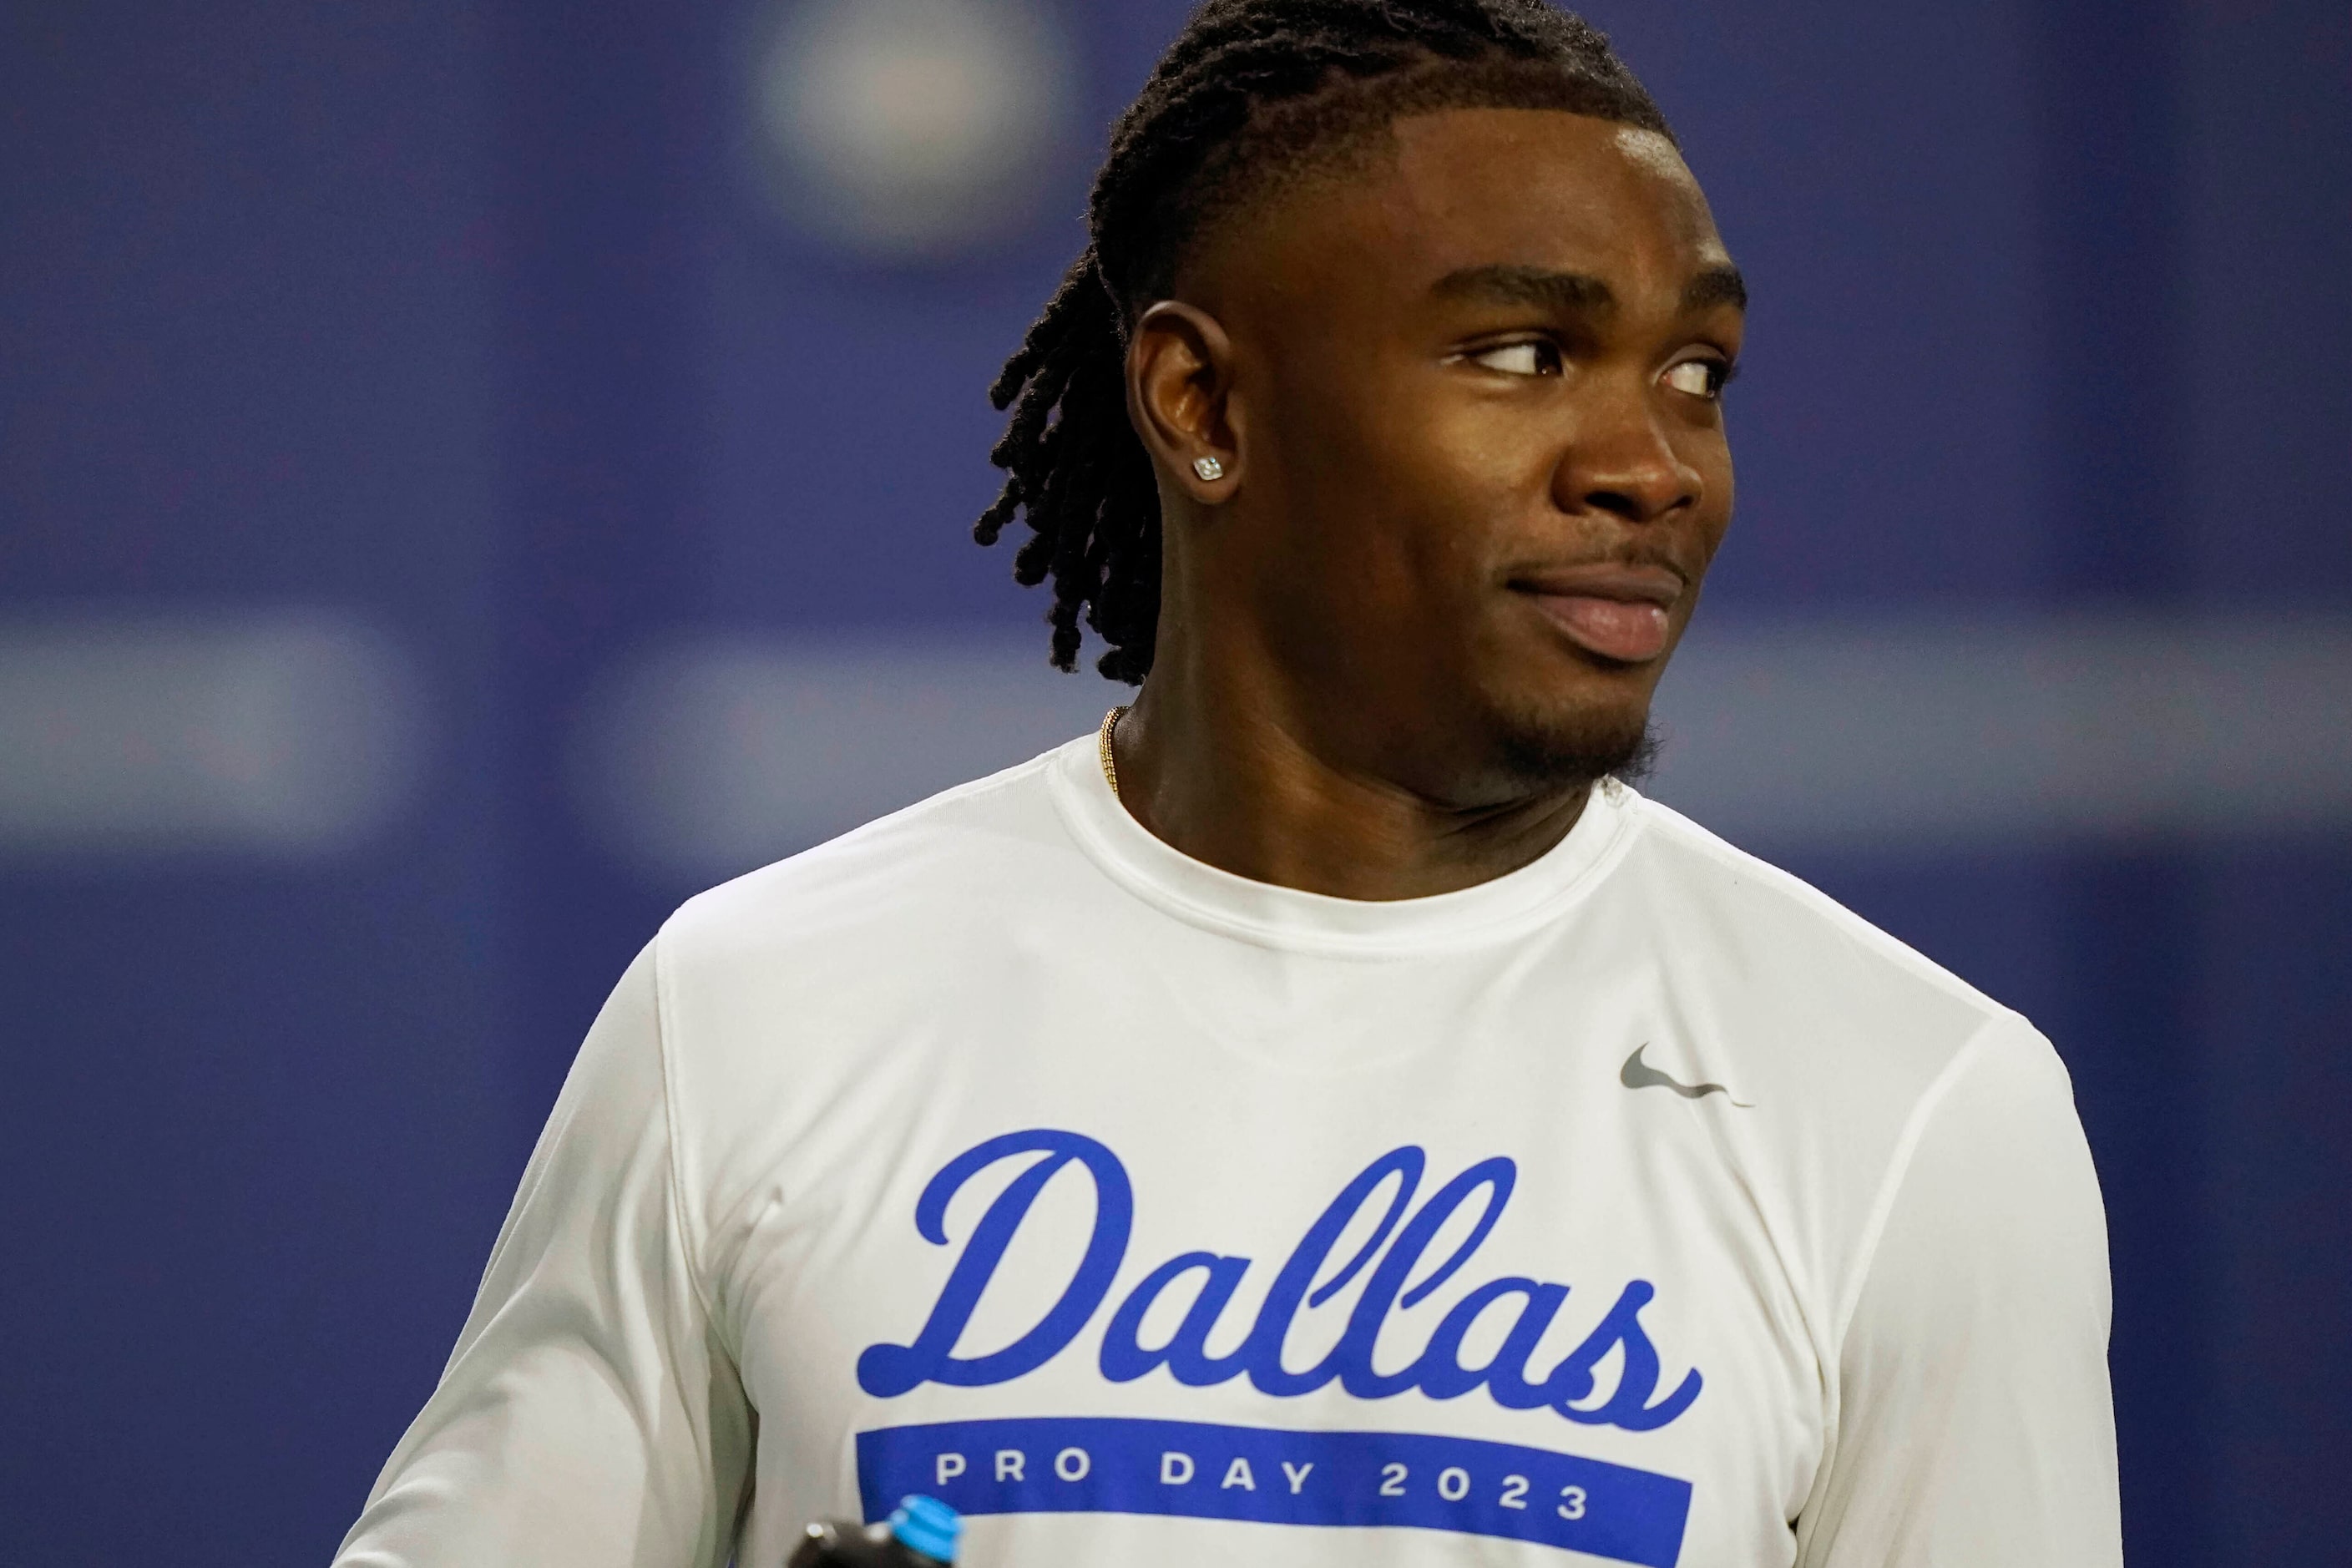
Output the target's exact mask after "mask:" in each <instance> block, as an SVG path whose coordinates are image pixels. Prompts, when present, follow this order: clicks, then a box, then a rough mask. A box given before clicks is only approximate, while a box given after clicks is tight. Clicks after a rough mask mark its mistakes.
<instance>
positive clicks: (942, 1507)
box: [890, 1494, 963, 1563]
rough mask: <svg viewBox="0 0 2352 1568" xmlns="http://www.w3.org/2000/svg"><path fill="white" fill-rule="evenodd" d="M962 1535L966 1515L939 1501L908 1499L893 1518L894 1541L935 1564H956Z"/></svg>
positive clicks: (924, 1498)
mask: <svg viewBox="0 0 2352 1568" xmlns="http://www.w3.org/2000/svg"><path fill="white" fill-rule="evenodd" d="M962 1533H963V1516H962V1515H961V1514H959V1513H957V1512H956V1510H953V1509H951V1508H950V1507H949V1506H948V1505H947V1504H945V1503H943V1502H941V1501H940V1500H939V1499H937V1498H931V1497H923V1496H921V1495H919V1494H918V1495H916V1496H912V1497H908V1498H907V1499H905V1500H902V1501H900V1503H899V1504H898V1510H897V1511H896V1512H894V1513H892V1514H891V1515H890V1534H891V1536H892V1538H893V1539H895V1540H896V1541H897V1542H898V1544H900V1545H901V1546H904V1547H905V1548H906V1549H907V1550H908V1551H909V1552H921V1553H922V1554H923V1555H924V1556H926V1557H929V1558H930V1559H932V1560H933V1561H934V1562H939V1563H952V1562H954V1561H955V1554H956V1537H957V1536H959V1535H961V1534H962Z"/></svg>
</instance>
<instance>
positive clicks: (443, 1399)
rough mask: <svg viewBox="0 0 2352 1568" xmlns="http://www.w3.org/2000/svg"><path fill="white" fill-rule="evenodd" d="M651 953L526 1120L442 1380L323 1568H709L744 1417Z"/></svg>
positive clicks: (746, 1423)
mask: <svg viewBox="0 0 2352 1568" xmlns="http://www.w3.org/2000/svg"><path fill="white" fill-rule="evenodd" d="M680 1216H681V1207H680V1205H679V1204H678V1202H677V1191H676V1185H675V1180H674V1164H673V1162H672V1158H671V1149H670V1129H669V1104H668V1096H667V1092H666V1089H665V1084H664V1074H663V1061H662V1043H661V1037H660V1023H659V1017H658V1013H657V1007H656V973H655V961H654V951H653V949H651V948H648V949H646V952H644V953H642V954H640V955H639V956H638V959H637V961H636V963H634V964H632V965H631V966H630V968H629V972H628V973H627V974H625V976H623V978H622V980H621V984H620V985H619V986H618V988H617V989H615V990H614V993H613V996H612V999H611V1000H610V1001H609V1002H607V1003H606V1004H605V1005H604V1011H603V1012H602V1013H601V1014H599V1015H598V1016H597V1019H596V1023H595V1026H594V1027H593V1028H592V1029H591V1030H590V1031H589V1034H588V1038H587V1041H586V1043H585V1044H584V1045H583V1046H582V1047H581V1048H580V1055H579V1058H578V1059H577V1060H576V1061H575V1062H574V1063H573V1064H572V1073H571V1076H570V1077H569V1078H568V1079H566V1080H565V1082H564V1086H563V1092H562V1096H561V1097H560V1098H559V1099H558V1100H556V1105H555V1111H554V1114H553V1115H552V1116H551V1117H550V1118H549V1121H548V1124H547V1130H546V1131H545V1132H543V1133H542V1134H541V1137H540V1141H539V1147H538V1149H537V1150H536V1151H535V1152H533V1153H532V1155H531V1160H530V1168H529V1169H528V1170H527V1171H525V1173H523V1180H522V1187H521V1190H520V1193H519V1194H517V1195H516V1198H515V1203H514V1207H513V1208H512V1210H511V1211H510V1212H509V1214H508V1216H507V1222H506V1226H505V1227H504V1229H502V1230H501V1231H500V1233H499V1240H498V1246H497V1247H496V1248H495V1249H494V1250H493V1251H492V1253H491V1255H490V1264H489V1268H488V1271H487V1272H486V1273H485V1274H484V1276H483V1278H482V1286H481V1290H480V1292H479V1294H478V1296H477V1297H476V1299H475V1302H474V1310H473V1314H472V1316H471V1317H470V1318H469V1319H468V1320H467V1323H466V1328H465V1331H464V1333H463V1334H462V1335H460V1336H459V1338H458V1341H457V1350H456V1351H455V1352H453V1353H452V1354H451V1356H450V1358H449V1364H448V1366H447V1368H446V1370H445V1371H444V1372H443V1373H442V1377H441V1385H440V1387H439V1388H437V1389H436V1390H435V1391H434V1394H433V1397H432V1398H431V1400H429V1401H428V1402H427V1403H426V1405H425V1409H424V1412H423V1413H422V1414H421V1415H418V1416H417V1418H416V1420H415V1424H414V1425H412V1426H410V1427H409V1429H408V1433H407V1436H404V1437H403V1438H402V1439H401V1442H400V1446H399V1447H397V1448H395V1449H394V1451H393V1455H392V1458H391V1459H390V1461H389V1462H388V1463H387V1464H386V1465H385V1466H384V1469H383V1475H382V1477H381V1478H379V1479H378V1480H377V1481H376V1485H375V1490H374V1493H373V1495H372V1496H371V1497H370V1498H369V1499H368V1503H367V1509H366V1510H365V1511H364V1512H363V1513H362V1514H361V1516H360V1520H359V1522H358V1523H357V1524H355V1525H354V1526H352V1532H351V1535H350V1536H349V1538H348V1539H346V1540H345V1542H343V1549H342V1552H341V1554H340V1555H339V1556H338V1557H337V1558H336V1560H335V1561H336V1563H337V1564H338V1565H339V1568H441V1565H445V1564H446V1565H449V1568H457V1565H459V1564H464V1565H468V1568H470V1565H476V1564H482V1563H499V1564H502V1565H506V1568H536V1565H539V1564H545V1565H547V1568H556V1565H557V1564H561V1565H562V1568H656V1565H659V1568H704V1565H709V1568H720V1565H723V1564H724V1563H726V1562H727V1560H728V1557H729V1554H730V1552H731V1550H732V1548H733V1544H734V1533H735V1524H736V1519H737V1516H738V1513H739V1510H740V1503H741V1501H742V1500H743V1497H744V1491H745V1488H746V1486H747V1484H748V1475H749V1470H750V1461H751V1447H752V1439H751V1412H750V1409H749V1406H748V1405H747V1404H746V1402H745V1399H744V1396H743V1392H742V1389H741V1387H740V1384H738V1382H737V1379H736V1374H735V1369H734V1366H733V1363H732V1362H731V1361H730V1359H729V1356H728V1353H727V1352H726V1350H725V1349H724V1347H723V1346H722V1345H721V1344H720V1342H719V1336H718V1334H717V1332H716V1331H715V1330H714V1328H713V1326H712V1324H711V1321H710V1318H709V1313H708V1311H707V1310H706V1309H705V1307H704V1304H703V1300H702V1297H701V1295H700V1293H699V1287H698V1284H697V1282H696V1279H695V1275H694V1268H695V1265H694V1248H693V1246H692V1244H691V1242H690V1240H689V1238H688V1236H687V1235H686V1233H685V1230H684V1226H683V1222H682V1219H681V1217H680Z"/></svg>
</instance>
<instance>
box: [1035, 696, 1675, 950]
mask: <svg viewBox="0 0 2352 1568" xmlns="http://www.w3.org/2000/svg"><path fill="white" fill-rule="evenodd" d="M1045 776H1046V783H1047V786H1048V788H1049V789H1050V791H1051V792H1052V795H1053V798H1054V805H1055V809H1056V811H1058V812H1059V814H1060V816H1061V817H1062V821H1063V823H1064V825H1065V826H1067V827H1068V829H1069V830H1070V833H1071V835H1072V837H1075V838H1076V840H1077V842H1078V847H1080V848H1081V849H1082V850H1083V851H1084V852H1085V853H1086V855H1087V858H1089V859H1091V860H1092V861H1094V862H1095V864H1096V865H1097V866H1098V867H1100V868H1102V870H1103V871H1104V872H1105V873H1106V874H1107V875H1108V876H1109V877H1110V878H1111V879H1112V880H1113V881H1116V882H1118V884H1119V885H1120V886H1121V887H1124V888H1125V889H1127V890H1128V891H1129V892H1131V893H1133V894H1135V895H1136V896H1137V897H1138V898H1140V899H1142V900H1145V901H1146V902H1147V903H1150V904H1151V905H1153V906H1155V907H1156V908H1158V909H1160V910H1164V911H1165V912H1167V913H1169V914H1171V915H1174V916H1175V917H1176V918H1177V919H1179V920H1181V921H1187V922H1188V923H1190V924H1192V925H1195V926H1199V927H1202V929H1204V930H1208V931H1219V932H1223V933H1224V934H1226V935H1229V936H1234V937H1238V938H1241V939H1242V940H1244V941H1246V942H1255V943H1258V944H1259V945H1261V946H1266V947H1280V948H1290V949H1295V950H1298V951H1302V952H1326V953H1332V954H1338V955H1355V956H1361V957H1367V958H1373V957H1394V956H1404V955H1409V954H1413V953H1423V952H1433V951H1437V950H1442V949H1449V948H1461V947H1474V946H1479V945H1483V944H1485V943H1487V942H1499V941H1504V940H1507V939H1508V938H1510V937H1512V936H1516V935H1517V934H1519V933H1520V932H1522V931H1526V930H1528V929H1529V928H1530V927H1532V926H1535V925H1537V924H1538V923H1540V922H1541V921H1544V920H1546V919H1548V918H1549V917H1551V916H1553V915H1554V914H1556V913H1558V912H1559V910H1562V909H1564V908H1566V907H1567V905H1568V904H1570V902H1572V901H1574V900H1577V899H1579V898H1581V897H1582V896H1583V895H1584V893H1585V892H1586V891H1587V890H1589V889H1591V887H1592V886H1593V885H1594V884H1595V883H1597V882H1598V881H1599V880H1600V879H1601V877H1602V876H1603V875H1605V873H1606V871H1607V869H1608V868H1609V866H1610V865H1612V864H1613V863H1614V862H1615V860H1616V858H1617V857H1618V855H1619V854H1620V853H1622V849H1623V847H1624V845H1625V843H1626V842H1627V840H1628V839H1629V838H1630V837H1631V836H1632V828H1633V825H1634V822H1635V820H1636V818H1635V816H1634V812H1633V804H1634V802H1635V801H1636V800H1637V799H1638V798H1639V797H1638V796H1636V795H1634V793H1633V790H1632V789H1631V788H1629V787H1628V786H1627V785H1625V784H1621V783H1619V782H1618V781H1617V780H1615V779H1604V780H1602V781H1601V783H1600V784H1596V785H1595V786H1593V790H1592V793H1591V797H1590V798H1589V799H1588V800H1587V801H1586V803H1585V807H1584V810H1583V811H1582V812H1581V813H1580V815H1579V816H1578V817H1577V819H1576V825H1575V826H1573V827H1571V828H1570V829H1569V831H1568V833H1567V835H1566V837H1562V838H1561V839H1560V841H1559V843H1558V844H1555V845H1553V846H1552V847H1550V848H1549V849H1548V850H1546V851H1545V852H1544V853H1543V854H1541V855H1539V856H1538V857H1537V858H1535V859H1533V860H1531V861H1529V862H1528V864H1527V865H1525V866H1522V867H1520V868H1518V869H1517V870H1515V871H1507V872H1505V873H1504V874H1503V875H1502V876H1499V877H1496V878H1493V879H1489V880H1487V881H1484V882H1481V883H1478V884H1477V885H1476V886H1475V887H1470V888H1464V889H1459V890H1457V891H1454V892H1451V893H1436V894H1433V895H1430V896H1429V897H1426V898H1419V899H1396V900H1369V899H1341V898H1334V897H1332V896H1331V895H1329V894H1328V893H1310V892H1306V891H1303V890H1302V889H1297V888H1285V887H1281V886H1278V885H1276V884H1275V883H1272V882H1259V881H1255V880H1252V879H1250V878H1247V877H1241V876H1236V875H1234V873H1233V872H1231V871H1224V870H1220V869H1219V868H1216V867H1214V866H1212V865H1210V864H1208V863H1207V862H1206V861H1202V860H1195V859H1194V858H1192V857H1191V856H1189V855H1187V854H1185V853H1183V852H1182V851H1181V850H1180V849H1177V848H1175V847H1173V846H1171V845H1169V844H1167V843H1165V842H1163V841H1162V840H1160V838H1158V837H1154V836H1153V834H1152V833H1151V831H1150V829H1149V828H1147V827H1145V826H1143V824H1141V823H1140V822H1138V821H1137V820H1136V819H1135V817H1134V816H1132V815H1131V814H1130V813H1129V811H1128V809H1127V807H1126V806H1124V805H1120V804H1119V800H1118V796H1117V795H1113V794H1112V793H1111V788H1110V784H1109V783H1108V781H1107V780H1106V779H1104V777H1103V773H1102V764H1101V760H1100V758H1099V757H1098V755H1097V739H1096V737H1095V736H1093V735H1087V736H1085V737H1082V738H1081V739H1078V740H1076V741H1072V742H1070V743H1069V744H1067V745H1066V746H1063V747H1062V748H1060V749H1059V750H1058V751H1056V752H1053V753H1051V754H1050V755H1049V756H1048V757H1047V759H1046V766H1045Z"/></svg>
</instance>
